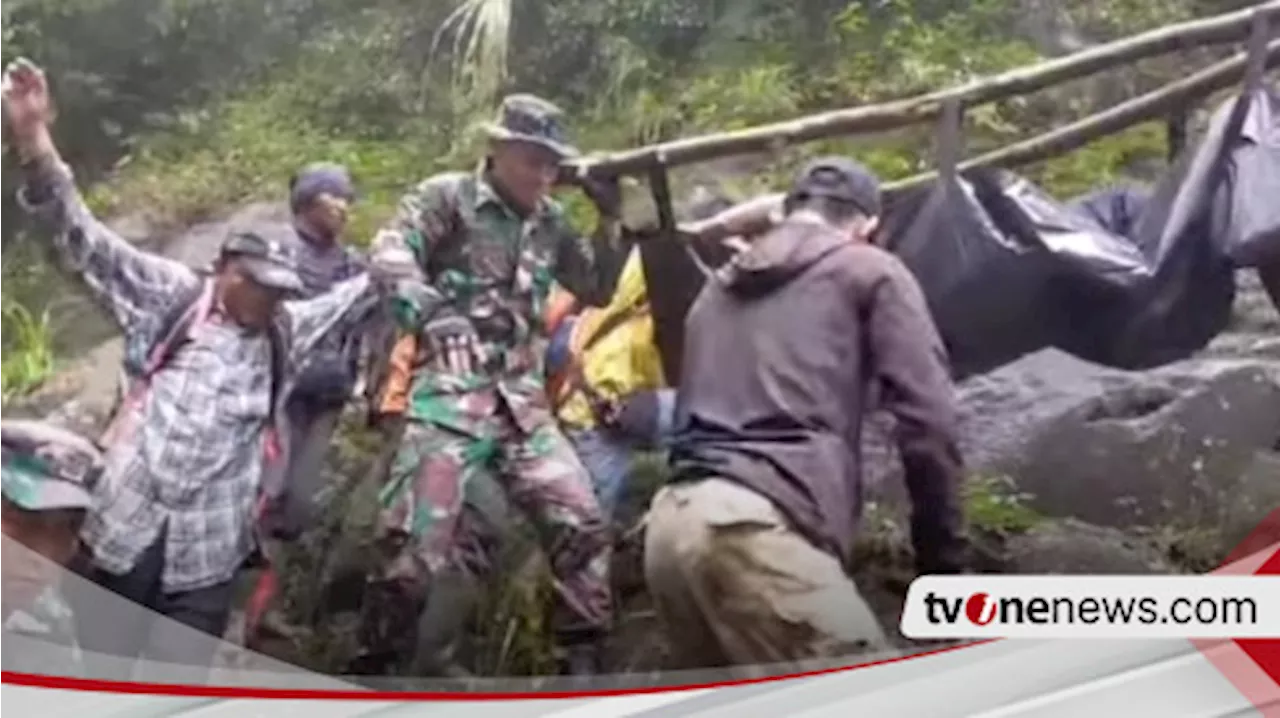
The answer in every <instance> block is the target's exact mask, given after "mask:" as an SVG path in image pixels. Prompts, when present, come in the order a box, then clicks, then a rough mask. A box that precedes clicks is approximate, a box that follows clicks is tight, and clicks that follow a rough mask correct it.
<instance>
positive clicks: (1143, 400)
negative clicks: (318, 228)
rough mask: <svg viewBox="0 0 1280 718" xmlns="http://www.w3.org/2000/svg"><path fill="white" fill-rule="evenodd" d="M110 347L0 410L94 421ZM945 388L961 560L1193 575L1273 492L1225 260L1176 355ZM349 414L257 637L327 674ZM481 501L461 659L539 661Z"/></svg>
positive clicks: (1271, 394) (890, 550)
mask: <svg viewBox="0 0 1280 718" xmlns="http://www.w3.org/2000/svg"><path fill="white" fill-rule="evenodd" d="M281 220H283V216H282V214H281V209H280V208H277V207H274V206H269V205H253V206H250V207H248V208H246V209H244V210H242V211H240V212H238V213H237V214H235V215H234V216H232V217H230V218H228V219H227V220H225V221H222V222H217V223H210V224H208V225H204V226H200V227H197V228H194V229H193V230H192V231H190V232H188V233H186V234H184V235H182V236H181V237H178V238H175V239H174V240H172V241H168V242H159V243H157V244H156V248H158V249H161V250H162V251H163V252H164V253H166V254H168V255H169V256H173V257H176V258H179V259H181V260H182V261H185V262H189V263H203V262H206V261H208V260H209V259H211V257H212V253H213V251H214V248H215V247H216V246H217V238H218V237H220V236H222V234H223V233H224V232H225V230H226V229H227V228H228V225H230V226H234V227H248V226H265V227H268V228H274V227H278V222H279V221H281ZM73 301H80V300H73ZM69 306H72V307H74V306H75V305H74V304H72V305H69ZM81 309H82V308H81ZM69 311H71V313H72V314H75V313H76V312H77V311H80V310H74V309H73V310H69ZM120 355H121V347H120V342H119V340H116V339H109V340H107V341H105V342H102V343H100V344H97V345H96V346H91V347H86V348H85V352H84V354H83V355H82V358H81V359H80V360H79V361H77V362H75V363H74V364H72V365H69V366H68V367H67V369H66V371H64V372H63V373H62V374H60V375H59V376H58V377H57V378H56V379H55V380H53V381H51V382H49V383H48V384H47V385H46V386H45V387H44V388H43V389H41V390H40V391H39V392H37V393H36V394H35V395H34V396H32V397H30V398H29V399H27V400H24V401H23V402H21V403H20V404H11V405H9V406H6V407H5V411H6V413H8V414H10V415H14V414H26V415H32V416H40V417H52V418H53V419H55V420H58V421H61V422H62V423H65V424H69V425H71V426H73V427H77V428H80V429H82V430H85V431H92V430H93V429H94V428H95V427H97V426H101V423H102V421H103V420H104V418H105V412H106V411H107V410H108V409H109V407H110V406H111V403H112V400H113V392H114V391H115V387H116V384H115V381H116V372H117V367H118V366H119V360H120ZM960 395H961V401H962V406H963V427H964V449H965V452H966V457H967V459H968V461H969V463H970V466H971V468H972V470H973V472H974V480H973V481H972V483H971V485H970V487H969V488H968V489H967V505H968V508H969V513H970V520H971V523H972V524H973V530H974V535H975V539H976V541H977V546H978V552H977V555H978V559H979V560H978V566H977V568H978V570H983V571H999V572H1015V573H1017V572H1034V573H1044V572H1050V573H1059V572H1061V573H1081V572H1087V573H1148V572H1176V571H1201V570H1206V569H1208V568H1210V567H1212V566H1214V565H1215V564H1216V563H1217V562H1219V561H1220V560H1221V559H1222V557H1223V556H1225V555H1226V553H1227V552H1228V551H1229V550H1230V549H1231V548H1232V547H1233V546H1234V545H1235V544H1236V543H1238V542H1239V541H1240V540H1241V539H1242V538H1243V537H1244V535H1245V534H1246V533H1248V532H1249V531H1250V530H1251V529H1252V528H1253V527H1254V526H1256V525H1257V524H1258V522H1259V521H1260V520H1261V519H1262V518H1263V517H1264V516H1265V515H1266V514H1267V513H1269V512H1270V511H1272V510H1274V509H1275V508H1276V507H1278V506H1280V314H1277V312H1276V310H1275V309H1274V308H1273V307H1272V306H1271V304H1270V302H1269V301H1268V300H1267V299H1266V297H1265V296H1264V295H1263V293H1262V291H1261V289H1260V287H1259V285H1258V282H1257V280H1256V277H1254V276H1253V275H1252V273H1241V274H1240V297H1239V299H1238V302H1237V308H1236V316H1235V319H1234V321H1233V323H1232V326H1231V327H1230V328H1229V330H1228V331H1227V332H1225V333H1224V334H1223V335H1222V336H1220V337H1219V338H1218V339H1217V340H1215V342H1214V343H1213V344H1212V345H1211V346H1210V347H1209V348H1208V349H1207V350H1206V351H1204V352H1202V354H1201V355H1200V356H1197V357H1195V358H1193V359H1189V360H1187V361H1184V362H1180V363H1178V364H1175V365H1172V366H1167V367H1164V368H1161V369H1158V370H1154V371H1148V372H1123V371H1117V370H1112V369H1108V368H1105V367H1099V366H1096V365H1092V364H1088V363H1086V362H1082V361H1079V360H1076V359H1074V358H1072V357H1071V356H1068V355H1066V354H1063V353H1061V352H1057V351H1045V352H1041V353H1038V354H1035V355H1032V356H1029V357H1026V358H1024V359H1022V360H1020V361H1018V362H1016V363H1014V364H1012V365H1010V366H1007V367H1004V368H1002V369H1000V370H998V371H995V372H993V373H991V374H988V375H986V376H982V377H978V378H975V379H972V380H969V381H967V382H965V383H964V384H963V385H962V386H961V387H960ZM358 414H359V412H356V411H353V413H352V416H351V417H350V420H349V421H348V423H347V425H346V426H345V428H344V430H343V432H342V434H341V436H340V438H339V440H338V441H337V442H336V443H335V445H334V447H333V455H332V456H333V461H332V462H331V465H330V471H331V477H330V478H331V486H332V492H331V495H330V496H329V497H328V498H327V499H326V501H328V510H327V512H326V514H325V516H326V519H325V521H324V523H323V524H322V525H321V526H318V527H316V528H315V529H313V530H312V531H311V532H310V533H309V534H307V536H306V537H304V539H303V541H302V542H301V543H300V544H299V545H298V546H296V547H294V548H293V550H292V551H291V552H290V553H289V556H288V558H287V560H286V561H285V565H284V572H285V586H286V601H285V608H286V610H285V612H284V613H283V614H282V615H283V616H284V617H286V618H287V619H289V620H290V621H291V622H292V624H294V625H293V630H292V632H291V633H292V635H290V636H285V637H281V638H279V639H277V640H275V641H273V643H272V645H271V647H270V652H271V653H272V654H274V655H276V656H277V657H279V658H281V659H283V660H286V661H289V662H292V663H296V664H298V665H303V666H306V667H308V668H312V669H316V670H321V671H338V670H341V668H342V666H344V665H345V663H346V661H347V660H348V659H349V657H350V655H351V650H352V647H353V646H352V643H351V630H350V629H351V625H352V618H353V614H352V613H351V608H352V607H353V606H354V605H355V604H356V603H357V602H358V597H359V582H358V580H353V579H355V578H358V575H359V574H358V569H359V567H360V566H361V565H362V564H363V563H366V562H367V558H368V551H369V545H368V540H369V537H370V527H371V525H372V516H373V513H372V512H373V510H374V501H375V492H376V488H377V487H376V484H377V480H376V476H377V473H378V472H377V466H378V460H379V459H378V457H379V452H380V451H381V450H382V449H383V448H384V447H382V446H381V445H380V439H379V437H378V435H377V434H376V433H372V432H370V431H369V430H367V429H365V428H363V427H362V425H361V420H362V416H360V415H358ZM883 435H884V433H883V428H882V427H881V430H880V431H873V432H872V436H871V437H870V438H869V440H868V456H869V464H870V467H871V468H870V471H869V473H870V476H869V496H870V498H871V499H872V507H871V510H870V511H869V513H868V517H867V520H866V530H865V531H864V536H863V537H862V539H861V541H860V543H859V546H858V550H857V555H856V557H855V558H854V560H853V564H854V570H855V573H856V575H857V579H858V581H859V583H860V584H861V585H862V586H863V588H864V590H865V591H866V593H867V595H868V597H869V600H870V601H871V602H872V604H873V606H874V607H875V608H876V610H877V611H878V613H879V614H880V615H881V617H882V619H883V620H884V622H885V624H886V625H888V626H896V624H897V617H898V611H899V610H900V604H901V599H902V596H903V595H904V593H905V588H906V585H907V583H908V582H909V581H910V579H911V573H910V568H909V567H910V552H909V548H908V546H909V543H908V542H907V540H906V536H905V533H904V530H903V528H902V526H903V522H902V516H903V511H904V502H903V491H902V488H901V482H900V481H899V480H898V476H897V468H896V462H895V461H894V460H893V456H892V452H891V451H889V450H888V449H887V448H886V444H885V443H884V442H883V441H882V437H883ZM660 480H661V469H660V465H659V464H657V463H656V462H652V461H649V462H646V463H645V464H643V465H642V466H641V467H640V468H639V469H638V473H637V481H636V482H635V484H636V485H635V487H633V495H632V497H631V499H630V504H631V506H632V507H633V508H634V509H635V511H636V513H637V514H639V513H640V512H641V511H642V509H643V507H644V505H645V503H646V502H647V497H648V492H649V491H650V490H651V488H652V487H653V486H656V485H657V483H658V482H660ZM490 498H491V499H492V511H493V514H494V516H495V517H497V518H498V519H499V522H500V523H501V524H502V525H503V526H505V527H506V530H508V531H509V532H510V534H511V537H512V538H513V539H515V540H513V541H512V542H511V544H512V547H513V548H511V550H510V551H508V554H507V556H506V557H505V560H506V561H507V564H506V565H507V567H508V570H507V571H505V572H504V574H503V575H504V576H505V577H506V580H505V581H501V582H498V584H497V585H495V586H493V587H492V589H493V590H491V591H489V592H488V594H487V595H486V597H485V598H484V599H483V603H482V605H481V607H480V610H479V611H477V616H478V618H474V619H473V623H472V627H471V630H470V631H469V632H468V637H469V640H468V641H467V644H468V645H467V646H466V648H465V649H464V651H463V653H462V654H461V655H460V656H459V658H458V662H459V664H460V665H462V666H464V667H466V668H469V669H470V670H472V671H475V672H478V673H481V674H488V675H495V674H509V675H510V674H516V675H518V674H524V675H529V674H536V673H538V672H541V671H546V670H548V669H549V668H550V661H551V657H550V654H549V653H548V649H547V645H548V640H547V639H548V636H547V633H546V630H545V625H544V621H543V612H544V611H543V609H544V608H545V606H546V604H547V601H546V598H547V593H546V591H547V580H546V572H545V570H544V568H543V565H542V563H541V561H540V560H539V558H538V555H537V552H536V551H535V550H534V549H533V548H532V544H531V542H530V541H529V540H528V539H529V533H528V530H527V527H525V526H524V525H523V524H522V523H521V522H520V521H519V520H518V519H516V518H515V517H513V516H512V515H511V514H510V512H509V511H508V510H507V507H506V506H505V503H504V502H503V501H502V500H501V497H500V496H498V495H496V494H493V495H492V496H491V497H490ZM640 538H641V534H640V533H639V531H637V530H633V531H630V532H629V533H628V534H627V538H626V539H625V540H623V541H621V542H620V547H619V551H618V553H617V558H616V562H615V563H616V572H615V582H616V584H617V586H616V589H617V594H618V599H619V604H620V607H621V611H620V622H619V626H618V629H617V631H616V635H615V637H614V640H613V642H612V648H611V651H610V657H609V663H610V667H611V668H612V669H614V670H617V671H628V672H644V671H650V670H656V669H657V668H658V667H659V666H660V664H661V660H662V655H663V651H664V647H663V643H662V639H661V633H660V631H658V630H657V625H656V621H655V618H654V616H653V613H652V611H651V609H650V607H649V605H648V602H647V599H646V596H645V592H644V587H643V581H642V580H641V573H640V563H639V546H640ZM1277 538H1280V537H1277ZM251 578H252V577H248V578H247V579H246V582H245V586H246V595H247V587H248V585H249V580H250V579H251ZM454 620H460V619H454ZM236 630H238V628H234V627H233V629H232V637H234V636H235V631H236Z"/></svg>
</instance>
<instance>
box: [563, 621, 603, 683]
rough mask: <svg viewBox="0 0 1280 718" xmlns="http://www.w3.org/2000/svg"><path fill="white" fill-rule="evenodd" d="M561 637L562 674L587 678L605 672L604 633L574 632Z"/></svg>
mask: <svg viewBox="0 0 1280 718" xmlns="http://www.w3.org/2000/svg"><path fill="white" fill-rule="evenodd" d="M559 638H560V640H559V643H560V675H563V676H571V677H574V678H579V679H586V678H590V677H592V676H598V675H600V674H601V673H603V672H604V638H605V636H604V634H603V633H600V632H598V631H590V632H574V633H572V634H562V635H561V636H560V637H559ZM584 687H585V686H584Z"/></svg>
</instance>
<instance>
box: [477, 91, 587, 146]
mask: <svg viewBox="0 0 1280 718" xmlns="http://www.w3.org/2000/svg"><path fill="white" fill-rule="evenodd" d="M485 130H486V131H487V132H488V134H489V137H491V138H492V139H495V140H501V141H509V142H531V143H533V144H535V145H541V146H543V147H546V148H547V149H549V150H551V151H552V152H555V153H556V154H558V155H560V157H561V158H566V159H567V158H570V157H576V156H578V150H577V148H575V147H574V146H573V145H572V144H570V142H569V137H568V132H567V131H566V129H565V125H564V112H562V111H561V110H560V108H559V107H557V106H556V105H554V104H552V103H550V102H548V101H546V100H544V99H542V98H541V97H536V96H534V95H509V96H507V97H506V98H504V99H503V100H502V106H501V107H499V108H498V116H497V118H496V119H495V120H494V121H493V122H491V123H490V124H488V125H486V127H485Z"/></svg>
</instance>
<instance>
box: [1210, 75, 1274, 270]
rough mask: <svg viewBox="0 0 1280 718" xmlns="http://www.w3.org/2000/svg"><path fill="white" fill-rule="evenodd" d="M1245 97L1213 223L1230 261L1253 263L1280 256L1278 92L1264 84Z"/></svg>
mask: <svg viewBox="0 0 1280 718" xmlns="http://www.w3.org/2000/svg"><path fill="white" fill-rule="evenodd" d="M1246 101H1247V102H1248V110H1247V114H1246V115H1245V117H1244V119H1243V122H1242V124H1241V126H1240V131H1239V133H1238V135H1237V136H1236V137H1235V138H1234V140H1233V141H1231V142H1230V143H1229V146H1228V147H1227V152H1228V155H1227V160H1226V163H1225V166H1224V168H1223V173H1222V176H1221V179H1220V184H1219V186H1218V191H1217V193H1216V194H1215V196H1214V203H1213V222H1212V228H1213V234H1214V237H1215V238H1216V239H1217V241H1218V244H1219V246H1220V247H1221V248H1222V252H1223V254H1225V255H1226V256H1227V257H1228V258H1229V259H1230V260H1231V261H1233V262H1235V263H1236V264H1237V265H1238V266H1241V267H1257V266H1259V264H1261V263H1262V262H1264V261H1277V260H1280V92H1277V91H1276V89H1274V88H1265V87H1264V88H1262V89H1260V90H1258V91H1256V92H1253V93H1251V94H1250V96H1249V97H1248V98H1247V100H1246Z"/></svg>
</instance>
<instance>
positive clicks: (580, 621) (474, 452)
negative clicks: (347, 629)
mask: <svg viewBox="0 0 1280 718" xmlns="http://www.w3.org/2000/svg"><path fill="white" fill-rule="evenodd" d="M478 433H480V434H481V435H479V436H476V435H472V434H471V433H467V434H464V433H460V432H457V431H455V430H452V429H450V428H447V427H444V426H440V425H438V424H435V423H432V422H425V421H416V420H410V421H408V422H407V424H406V425H405V427H404V433H403V436H402V439H401V442H400V446H399V449H398V451H397V453H396V455H395V458H394V459H393V461H392V465H391V468H390V471H389V475H388V481H387V484H386V486H385V487H384V489H383V493H382V511H381V515H380V517H379V539H380V546H381V549H382V551H383V553H382V556H381V560H382V565H381V572H380V574H379V575H378V576H376V577H375V579H374V582H373V585H372V586H371V591H370V597H369V601H368V604H369V605H368V606H367V608H366V612H365V613H366V620H365V626H364V628H363V631H362V633H363V636H362V642H364V643H365V648H366V650H367V651H369V652H371V653H391V654H395V655H398V656H400V657H401V658H408V657H409V655H411V652H412V651H413V650H414V647H415V640H416V639H415V636H416V625H417V623H416V622H417V618H418V616H419V614H420V613H421V612H422V610H423V607H424V606H425V603H426V601H427V598H428V594H429V592H430V590H431V582H432V578H433V577H435V576H439V575H441V574H442V573H443V572H445V571H446V570H449V571H453V570H461V571H463V572H465V573H467V574H470V575H472V576H475V577H478V578H489V577H490V576H491V574H492V571H493V567H494V566H495V565H496V562H497V555H496V554H497V550H498V548H499V546H498V545H497V544H498V542H497V540H496V538H497V537H496V533H495V531H494V529H493V527H492V526H491V525H490V524H489V522H488V520H487V519H486V517H485V516H484V515H483V512H482V511H481V510H480V509H479V508H477V506H476V503H475V502H474V501H471V500H469V497H468V495H469V494H473V492H475V491H477V490H480V487H481V485H482V484H483V483H484V482H494V483H496V485H497V486H499V487H501V489H502V491H503V493H505V495H506V497H507V499H508V503H509V504H511V505H512V506H513V507H515V508H516V509H518V510H520V511H522V512H523V513H524V514H525V515H526V516H527V517H528V518H529V519H530V520H531V522H532V523H533V525H534V526H535V527H536V529H537V530H538V535H539V539H540V541H541V544H542V548H543V550H544V551H545V552H546V555H547V558H548V559H549V562H550V564H551V569H552V573H553V575H554V578H555V589H556V596H557V601H556V605H555V606H554V607H553V612H552V615H551V627H552V630H553V631H554V632H555V633H556V635H557V637H558V638H559V640H560V641H561V642H562V643H573V642H575V641H578V640H593V639H594V638H596V637H598V636H599V635H600V634H601V633H602V632H604V631H606V630H607V629H608V627H609V625H610V623H611V621H612V594H611V590H610V585H609V574H608V572H609V560H610V554H611V551H612V541H611V537H610V536H609V533H608V529H607V523H606V522H605V520H604V519H603V516H602V513H601V510H600V507H599V503H598V502H597V500H596V497H595V494H594V492H593V489H592V486H591V479H590V478H589V476H588V474H587V472H586V469H585V468H584V467H583V465H582V463H581V461H580V460H579V459H578V456H577V454H576V453H575V452H574V449H573V446H572V444H570V443H569V441H568V439H566V438H565V436H564V435H563V434H562V433H561V431H560V429H559V427H558V426H556V425H555V423H554V422H553V421H547V422H545V423H542V424H540V425H538V426H537V427H536V428H535V429H534V430H533V431H528V432H526V431H522V430H521V429H520V428H519V427H518V426H517V425H516V424H515V421H514V419H512V418H511V417H510V415H508V414H506V413H504V412H502V411H498V412H496V413H495V414H494V416H493V417H492V419H491V420H490V421H489V422H487V430H485V431H482V432H478Z"/></svg>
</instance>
